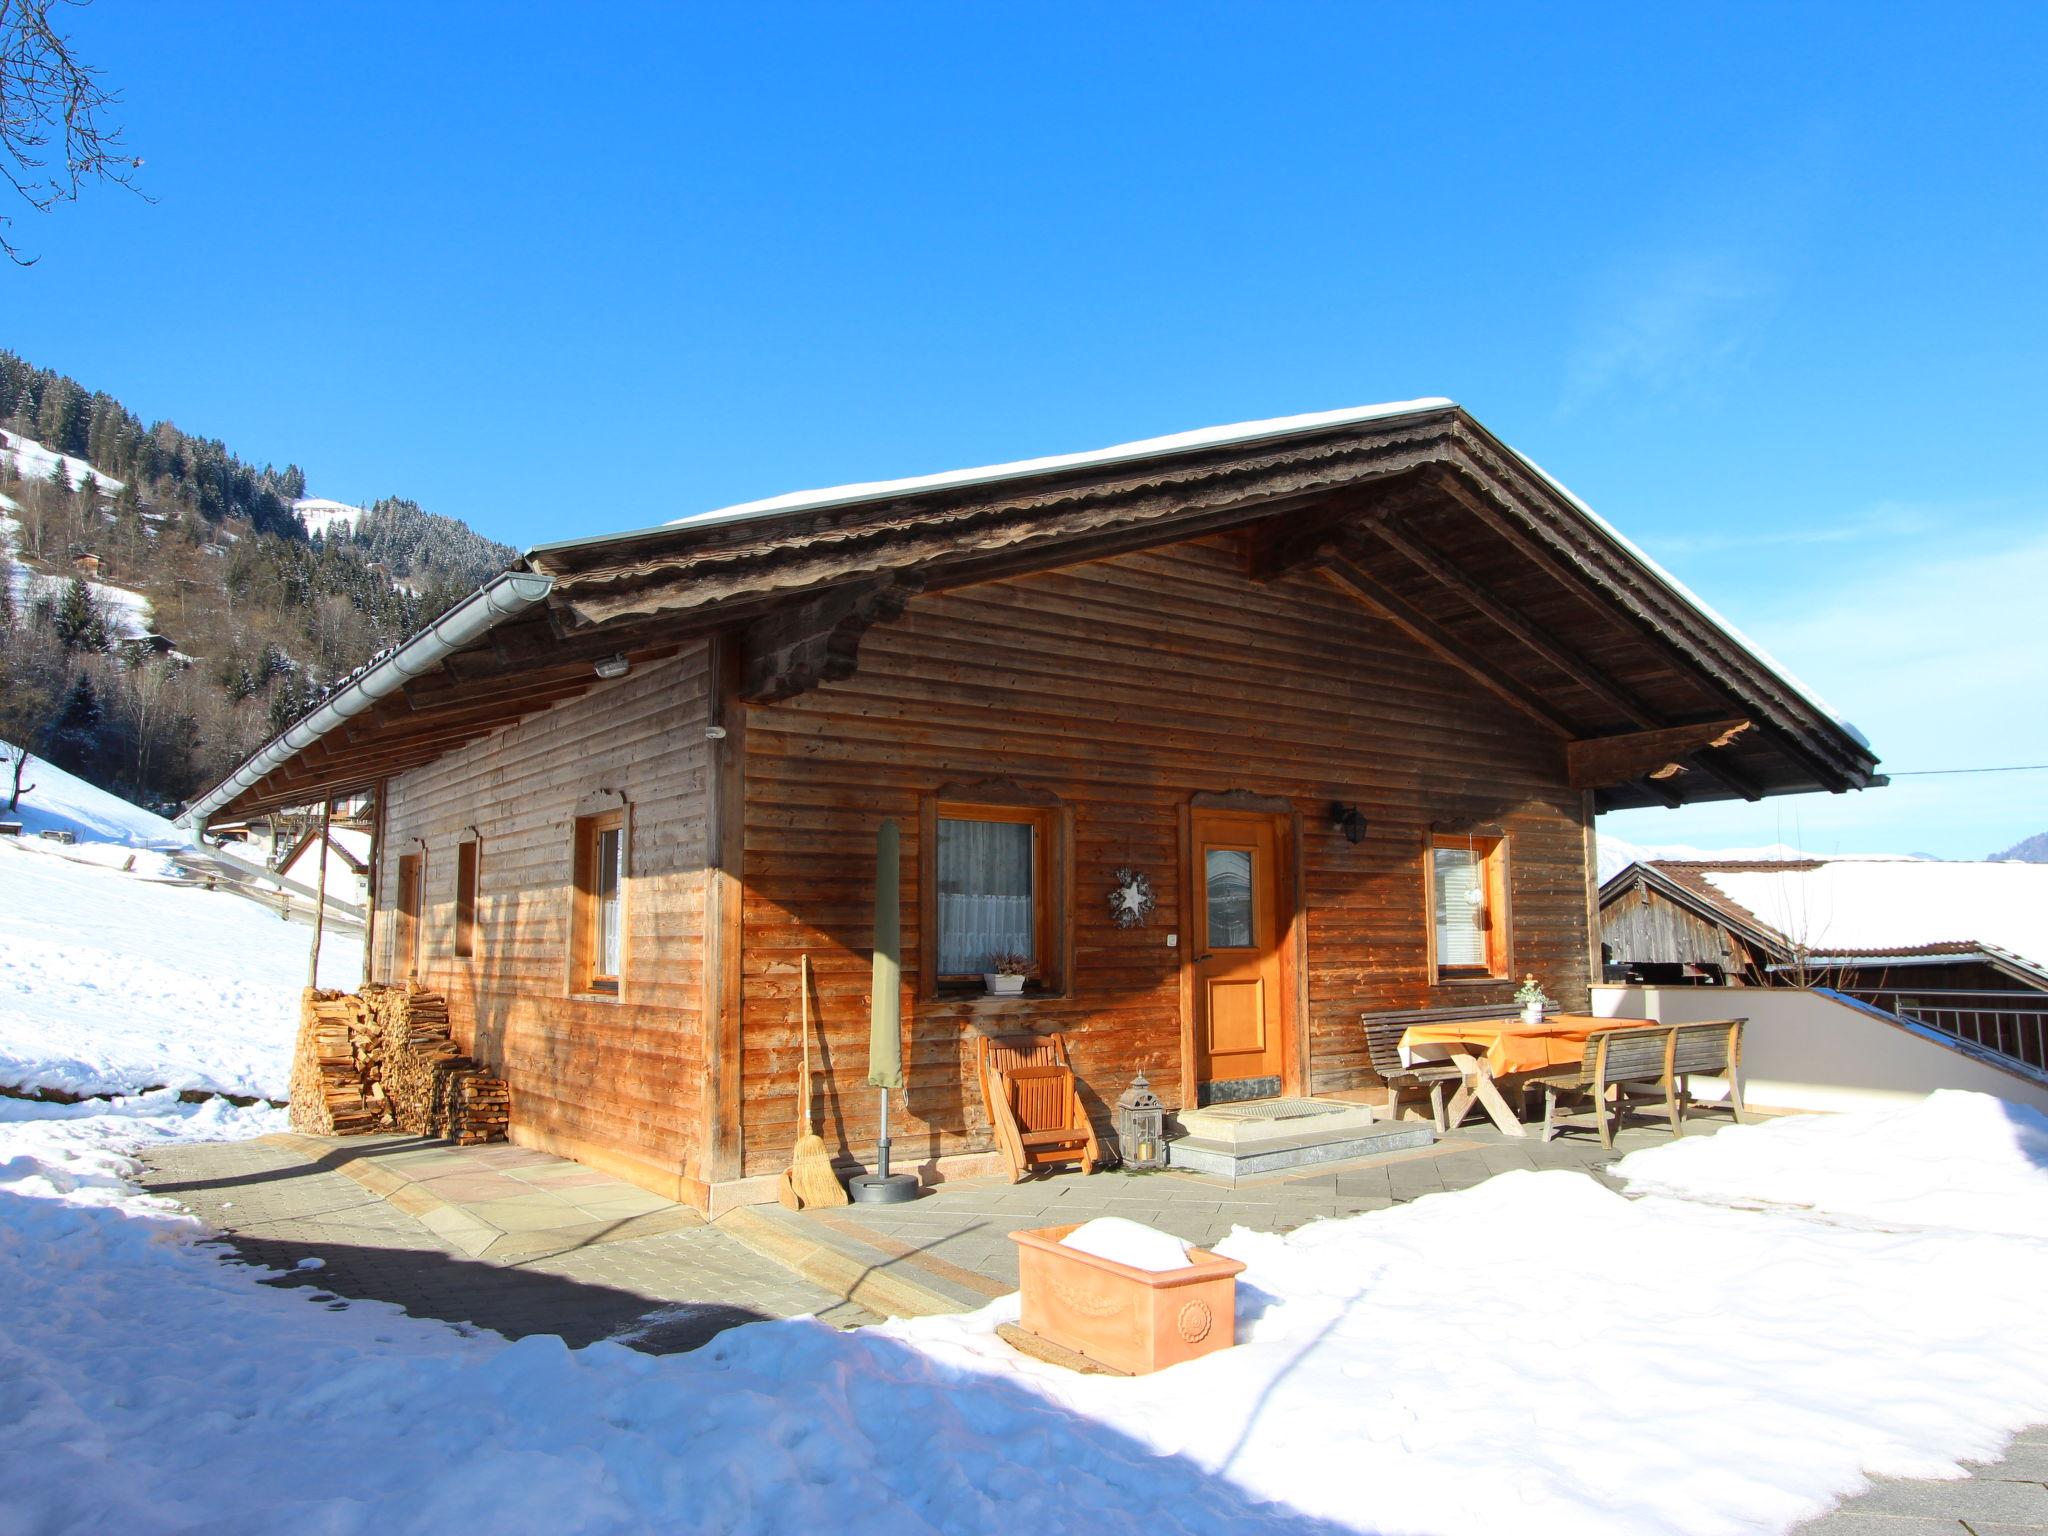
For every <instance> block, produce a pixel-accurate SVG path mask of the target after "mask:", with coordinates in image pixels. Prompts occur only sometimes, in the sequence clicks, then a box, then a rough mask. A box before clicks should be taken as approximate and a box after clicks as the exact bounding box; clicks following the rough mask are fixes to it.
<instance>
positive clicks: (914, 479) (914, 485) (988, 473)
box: [666, 396, 1456, 527]
mask: <svg viewBox="0 0 2048 1536" xmlns="http://www.w3.org/2000/svg"><path fill="white" fill-rule="evenodd" d="M1454 404H1456V402H1455V401H1452V400H1447V399H1444V398H1443V397H1441V396H1429V397H1427V398H1424V399H1420V400H1392V401H1386V402H1383V403H1381V404H1379V405H1354V406H1349V407H1346V408H1345V409H1343V410H1337V411H1311V412H1308V413H1307V414H1305V415H1300V416H1270V417H1267V418H1266V419H1264V420H1262V421H1238V422H1230V423H1227V424H1225V425H1223V426H1217V427H1197V428H1195V429H1194V430H1193V431H1191V432H1172V433H1168V434H1167V435H1166V436H1164V437H1143V438H1139V439H1138V440H1137V441H1136V442H1130V443H1117V444H1114V445H1112V446H1111V447H1108V448H1091V449H1088V450H1087V451H1085V452H1082V453H1055V454H1050V455H1047V456H1046V457H1043V458H1037V459H1014V460H1012V461H1011V462H1009V463H1007V464H984V465H981V466H979V467H978V468H973V469H948V470H942V471H940V472H939V473H937V474H932V475H910V476H907V477H905V478H903V479H900V480H868V481H857V482H855V483H853V484H850V485H831V486H824V487H822V488H820V489H817V490H810V491H790V492H787V493H785V494H783V495H780V496H766V497H763V498H761V499H760V500H759V501H742V502H739V503H737V504H736V505H733V506H730V507H719V508H717V509H715V510H714V511H710V512H697V513H693V514H691V515H690V516H688V517H678V518H673V519H671V520H670V522H669V523H668V524H667V525H666V526H669V527H677V526H680V525H682V524H684V523H690V524H697V523H723V522H738V521H740V520H742V519H744V518H749V517H763V516H766V515H768V514H769V513H773V512H797V511H810V510H813V509H815V508H818V507H831V506H841V505H845V504H846V503H849V502H857V501H876V500H880V499H882V498H884V497H889V496H903V495H908V494H909V493H911V492H913V491H937V490H949V489H953V488H956V487H959V486H966V485H985V484H987V483H989V482H990V481H996V480H1018V479H1022V478H1024V477H1025V476H1027V475H1044V474H1051V473H1053V472H1054V471H1057V470H1063V469H1094V468H1099V467H1102V466H1105V465H1110V464H1127V463H1130V462H1131V461H1132V460H1134V459H1149V458H1156V457H1159V456H1162V455H1165V454H1169V453H1185V452H1187V451H1188V450H1189V449H1191V448H1224V447H1241V446H1243V445H1244V444H1246V443H1255V442H1258V441H1259V440H1260V439H1261V438H1267V437H1289V436H1292V435H1293V434H1295V433H1297V432H1313V431H1315V430H1317V429H1318V428H1320V427H1344V426H1350V425H1352V424H1353V423H1356V422H1361V421H1379V420H1382V419H1383V418H1385V417H1388V416H1407V415H1411V414H1413V413H1414V412H1417V411H1435V410H1442V409H1443V408H1444V407H1446V406H1449V405H1454Z"/></svg>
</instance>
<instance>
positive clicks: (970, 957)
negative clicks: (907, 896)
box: [939, 817, 1039, 976]
mask: <svg viewBox="0 0 2048 1536" xmlns="http://www.w3.org/2000/svg"><path fill="white" fill-rule="evenodd" d="M1036 831H1037V829H1036V828H1035V827H1034V826H1033V825H1032V824H1031V823H1030V822H1023V821H965V820H956V819H954V818H952V817H941V818H940V819H939V974H940V975H942V976H962V975H967V974H970V973H973V972H978V971H986V970H988V969H990V968H991V966H992V965H993V964H994V962H995V957H996V956H997V955H1003V954H1011V955H1022V956H1024V957H1025V958H1026V959H1027V960H1029V961H1031V962H1032V963H1033V964H1034V965H1035V964H1036V963H1037V961H1038V958H1039V957H1038V954H1037V929H1038V925H1037V922H1036V920H1035V914H1034V911H1033V903H1034V901H1035V900H1036V899H1037V895H1038V893H1037V891H1036V890H1035V889H1034V871H1035V866H1036V850H1035V848H1034V846H1033V839H1034V837H1035V836H1036Z"/></svg>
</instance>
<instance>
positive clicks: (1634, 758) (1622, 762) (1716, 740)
mask: <svg viewBox="0 0 2048 1536" xmlns="http://www.w3.org/2000/svg"><path fill="white" fill-rule="evenodd" d="M1753 729H1755V727H1754V726H1753V725H1752V724H1751V723H1750V722H1749V721H1747V720H1707V721H1701V722H1699V723H1697V724H1693V725H1671V726H1664V727H1662V728H1660V729H1658V730H1654V731H1634V732H1631V733H1630V734H1628V735H1626V736H1595V737H1591V738H1589V739H1586V740H1583V741H1574V742H1569V743H1567V744H1566V746H1565V749H1564V757H1565V773H1566V776H1567V779H1568V781H1569V782H1570V784H1571V787H1572V788H1573V789H1611V788H1613V787H1614V786H1615V785H1617V784H1629V783H1634V782H1636V781H1638V780H1641V781H1642V782H1643V783H1644V784H1645V785H1650V784H1655V783H1659V782H1661V781H1662V780H1664V779H1668V778H1671V777H1672V776H1674V775H1676V774H1679V773H1682V772H1684V771H1685V769H1686V768H1687V767H1688V766H1689V765H1690V760H1691V758H1692V756H1693V754H1694V753H1696V752H1700V751H1704V750H1706V749H1707V748H1710V747H1725V746H1727V745H1728V743H1729V742H1731V741H1733V740H1734V739H1735V738H1736V737H1737V736H1740V735H1741V734H1742V733H1743V732H1744V731H1748V730H1753ZM1660 798H1661V797H1660ZM1674 803H1675V802H1674Z"/></svg>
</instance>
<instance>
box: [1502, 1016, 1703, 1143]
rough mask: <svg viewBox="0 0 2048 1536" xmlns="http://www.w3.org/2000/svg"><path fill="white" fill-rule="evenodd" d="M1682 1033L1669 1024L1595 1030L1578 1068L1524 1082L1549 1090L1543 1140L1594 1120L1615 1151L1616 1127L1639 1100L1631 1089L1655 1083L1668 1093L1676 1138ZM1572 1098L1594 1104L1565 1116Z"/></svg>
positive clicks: (1537, 1075)
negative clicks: (1563, 1106)
mask: <svg viewBox="0 0 2048 1536" xmlns="http://www.w3.org/2000/svg"><path fill="white" fill-rule="evenodd" d="M1676 1034H1677V1030H1676V1029H1675V1028H1674V1027H1673V1026H1671V1025H1668V1024H1657V1025H1651V1026H1650V1027H1648V1028H1645V1027H1643V1026H1641V1025H1637V1026H1636V1027H1634V1028H1633V1029H1601V1030H1595V1031H1594V1032H1593V1033H1592V1034H1590V1035H1588V1036H1587V1037H1586V1054H1585V1055H1584V1056H1583V1057H1581V1058H1580V1060H1579V1062H1578V1064H1577V1065H1575V1066H1571V1067H1561V1068H1558V1069H1557V1070H1555V1071H1551V1072H1541V1073H1532V1074H1530V1075H1529V1076H1527V1077H1524V1078H1522V1079H1521V1080H1520V1081H1521V1082H1522V1083H1523V1085H1524V1086H1525V1087H1530V1088H1533V1087H1536V1086H1538V1085H1539V1084H1540V1085H1541V1086H1542V1088H1543V1133H1542V1139H1543V1140H1544V1141H1548V1140H1550V1138H1551V1137H1553V1136H1555V1135H1556V1134H1557V1133H1558V1132H1559V1131H1560V1130H1563V1129H1564V1128H1565V1127H1566V1126H1567V1125H1568V1124H1571V1123H1575V1122H1583V1121H1587V1120H1590V1122H1591V1123H1592V1125H1593V1126H1594V1128H1595V1129H1597V1130H1598V1131H1599V1132H1600V1145H1601V1146H1603V1147H1606V1148H1607V1149H1608V1150H1610V1151H1612V1150H1613V1148H1614V1131H1615V1127H1617V1126H1618V1125H1619V1124H1620V1123H1621V1122H1622V1121H1623V1120H1624V1119H1625V1118H1626V1117H1627V1116H1628V1115H1629V1114H1630V1113H1631V1112H1632V1111H1633V1110H1634V1109H1635V1108H1636V1105H1637V1102H1638V1101H1637V1099H1636V1097H1635V1095H1634V1094H1632V1093H1631V1092H1630V1091H1629V1090H1630V1089H1631V1087H1634V1086H1638V1085H1641V1084H1644V1083H1654V1084H1656V1085H1657V1087H1658V1088H1659V1089H1660V1090H1661V1091H1662V1093H1663V1095H1664V1105H1665V1112H1666V1114H1668V1115H1669V1117H1670V1120H1671V1134H1672V1135H1674V1136H1676V1135H1677V1134H1678V1129H1679V1108H1678V1093H1677V1090H1676V1089H1675V1088H1674V1087H1673V1086H1672V1080H1671V1059H1672V1047H1673V1046H1674V1044H1675V1043H1676V1042H1675V1036H1676ZM1567 1094H1570V1095H1575V1096H1576V1095H1584V1096H1585V1097H1586V1098H1587V1099H1588V1100H1589V1101H1590V1106H1589V1107H1588V1108H1587V1109H1584V1110H1581V1111H1579V1112H1577V1113H1575V1114H1568V1115H1560V1114H1559V1113H1558V1112H1557V1104H1558V1100H1559V1099H1561V1098H1563V1097H1564V1096H1566V1095H1567ZM1610 1103H1611V1106H1612V1108H1611V1111H1610Z"/></svg>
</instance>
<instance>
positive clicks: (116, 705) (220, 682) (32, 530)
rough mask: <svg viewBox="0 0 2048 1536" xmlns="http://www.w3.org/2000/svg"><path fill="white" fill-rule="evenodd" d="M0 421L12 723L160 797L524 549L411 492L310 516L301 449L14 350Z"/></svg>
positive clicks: (1, 381) (25, 736)
mask: <svg viewBox="0 0 2048 1536" xmlns="http://www.w3.org/2000/svg"><path fill="white" fill-rule="evenodd" d="M0 429H4V430H5V431H6V432H8V433H11V434H13V435H14V437H13V439H10V440H9V446H8V449H7V450H6V451H0V544H4V545H5V546H6V550H5V554H4V556H0V564H4V568H5V570H6V574H7V577H8V579H7V580H6V581H5V582H4V583H0V634H4V636H5V645H4V648H0V738H4V739H5V740H6V741H7V742H9V743H12V744H14V745H16V746H25V747H26V748H27V749H28V750H29V751H30V752H32V753H35V754H37V755H41V756H46V757H48V758H50V759H51V760H52V761H54V762H56V763H57V764H58V765H59V766H61V767H64V768H66V769H69V770H70V771H72V772H74V773H77V774H80V775H81V776H83V777H85V778H87V779H90V780H91V781H92V782H94V783H96V784H98V785H100V786H101V787H103V788H106V789H110V790H113V791H114V792H116V793H118V794H121V795H124V796H126V797H127V798H129V799H131V800H134V801H136V802H138V803H141V804H145V805H150V806H153V807H156V808H159V809H168V808H170V807H172V806H174V805H176V804H177V803H179V802H182V801H184V800H186V799H188V798H190V797H191V796H192V795H193V794H194V793H196V792H197V791H198V790H200V789H202V788H204V787H205V786H207V785H208V784H211V783H212V782H214V781H215V780H216V779H218V778H219V777H220V776H221V775H222V774H224V773H226V772H227V771H228V770H229V769H231V768H232V767H234V766H235V764H236V763H238V762H239V761H240V760H241V759H242V758H244V757H246V756H247V755H248V754H249V753H250V752H252V751H254V750H255V749H256V748H257V747H258V746H260V745H262V743H263V742H264V741H265V740H267V739H268V738H269V737H271V736H272V735H274V734H276V733H277V732H278V731H279V730H281V729H283V728H284V727H285V726H286V725H288V724H290V723H291V721H293V720H294V719H296V718H297V717H298V716H299V715H301V714H303V713H304V712H305V711H306V710H307V709H309V708H311V707H312V706H313V705H314V704H315V703H317V702H318V701H319V699H320V698H321V697H322V696H323V695H324V693H325V692H326V690H327V689H328V688H330V687H331V686H332V685H333V684H334V683H335V682H336V681H337V680H339V679H340V678H341V677H343V676H345V675H346V674H347V673H349V672H350V671H352V670H354V669H355V668H356V667H358V666H360V665H362V664H363V663H364V662H365V661H367V660H369V658H370V657H371V656H373V655H374V654H376V653H377V652H378V651H380V650H382V649H384V648H385V647H387V646H390V645H394V644H396V643H397V642H399V641H401V640H403V639H405V638H406V637H407V636H408V635H410V634H412V633H413V632H415V631H416V630H418V629H419V628H420V627H421V626H422V625H424V624H427V623H429V622H431V621H432V620H433V619H435V618H437V617H439V616H440V615H441V614H442V613H444V612H446V611H447V610H448V608H450V607H451V606H453V605H454V604H455V603H456V602H458V601H460V600H461V599H462V598H463V597H464V596H466V595H467V594H468V593H469V592H471V591H472V590H474V589H475V588H476V586H477V585H478V584H479V583H480V582H482V581H484V580H486V579H487V578H489V577H490V576H491V575H493V574H495V573H496V572H498V571H500V570H502V569H503V568H504V567H505V565H506V564H507V563H509V562H510V561H511V560H512V559H513V558H514V555H515V553H516V552H515V551H514V550H513V549H511V548H510V547H509V546H507V545H504V544H498V543H495V542H493V541H491V540H489V539H486V538H484V537H482V536H481V535H479V534H477V533H476V532H474V531H473V530H472V529H470V528H469V527H468V526H467V525H466V524H464V523H462V522H459V521H457V520H456V519H454V518H447V517H440V516H437V515H435V514H433V513H429V512H426V511H424V510H422V509H421V508H420V507H419V506H417V505H415V504H414V503H413V502H410V501H405V500H402V499H398V498H395V497H394V498H386V499H384V500H381V501H378V502H376V503H374V504H372V505H371V506H370V507H368V508H367V509H365V511H364V513H363V515H362V516H361V517H360V518H356V519H354V520H353V525H352V526H351V525H350V523H348V522H342V523H337V524H333V525H331V526H330V527H329V528H328V529H327V531H326V532H325V533H323V534H319V535H310V534H308V532H307V530H306V526H305V524H304V523H303V522H302V521H301V519H300V517H299V516H298V514H297V513H296V512H295V511H294V509H293V503H294V502H295V501H297V500H299V499H300V498H302V497H304V496H305V494H306V477H305V474H304V472H303V471H302V470H301V469H300V468H299V467H298V466H297V465H287V466H286V467H285V468H283V469H277V468H275V467H273V466H271V465H268V464H266V465H263V466H262V467H261V468H258V467H256V466H255V465H252V464H249V463H246V462H244V461H243V460H242V459H240V458H238V457H237V456H236V455H235V454H234V453H233V452H232V451H230V450H229V448H228V447H227V445H226V444H224V443H222V442H221V441H219V440H218V439H214V438H202V437H195V436H193V435H191V434H189V433H187V432H184V431H181V430H180V429H179V428H178V427H176V426H175V425H173V424H172V423H170V422H167V421H160V422H155V423H151V424H148V425H145V424H144V423H143V422H142V420H141V419H140V418H139V417H137V416H136V415H135V413H134V412H132V411H130V410H128V409H127V408H126V407H125V406H123V405H122V404H121V403H120V402H119V401H118V400H116V399H114V398H113V397H112V396H110V395H107V394H105V393H103V392H92V391H88V390H86V389H85V387H84V386H83V385H81V384H79V383H78V382H77V381H76V380H74V379H71V378H69V377H67V376H66V375H64V374H61V373H57V372H54V371H52V370H50V369H46V368H38V367H36V366H34V365H33V364H30V363H29V362H27V361H26V360H24V359H22V358H20V357H17V356H15V355H14V354H13V353H11V352H6V351H0ZM19 439H26V440H27V441H26V442H22V441H19ZM38 445H39V446H40V448H42V449H47V450H49V451H48V452H47V453H38V452H36V451H35V450H36V448H37V446H38ZM64 456H68V457H69V458H70V459H71V460H75V461H77V462H76V463H72V464H67V463H66V460H65V457H64ZM10 756H11V754H10ZM11 778H12V774H11V772H10V773H9V774H8V779H9V780H11ZM11 787H12V786H11V783H10V782H0V806H4V805H6V804H7V803H8V800H7V797H8V794H9V792H10V790H11Z"/></svg>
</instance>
